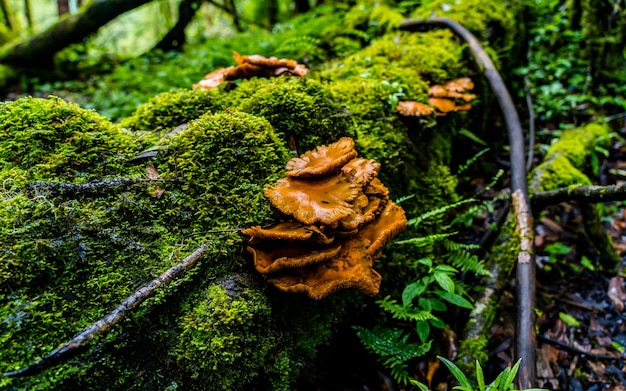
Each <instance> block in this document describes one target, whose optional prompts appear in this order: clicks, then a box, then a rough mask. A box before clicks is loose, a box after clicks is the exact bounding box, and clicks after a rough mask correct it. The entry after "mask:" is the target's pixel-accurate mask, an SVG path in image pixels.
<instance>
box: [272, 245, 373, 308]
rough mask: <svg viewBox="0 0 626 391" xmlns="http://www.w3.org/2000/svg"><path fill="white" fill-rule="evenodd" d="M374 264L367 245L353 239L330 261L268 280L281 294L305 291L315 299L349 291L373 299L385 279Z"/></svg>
mask: <svg viewBox="0 0 626 391" xmlns="http://www.w3.org/2000/svg"><path fill="white" fill-rule="evenodd" d="M372 264H373V260H372V257H371V256H370V255H369V253H368V251H367V246H366V243H365V242H364V241H363V240H354V239H353V240H349V241H347V242H346V243H345V244H344V245H343V246H342V248H341V251H340V252H339V254H338V255H337V256H336V257H335V258H333V259H332V260H331V261H329V262H326V263H320V264H317V265H314V266H310V267H307V268H303V269H300V270H290V271H289V272H287V273H282V274H280V275H278V276H276V277H272V278H270V279H269V280H268V281H269V282H271V283H272V284H273V285H274V286H275V287H277V288H278V289H280V290H282V291H285V292H305V293H307V294H308V295H309V297H311V298H313V299H322V298H324V297H326V296H327V295H329V294H331V293H333V292H336V291H338V290H340V289H346V288H354V289H356V290H358V291H360V292H362V293H364V294H366V295H370V296H373V295H375V294H377V293H378V290H379V288H380V282H381V280H382V278H381V276H380V274H378V272H377V271H376V270H374V269H373V268H372Z"/></svg>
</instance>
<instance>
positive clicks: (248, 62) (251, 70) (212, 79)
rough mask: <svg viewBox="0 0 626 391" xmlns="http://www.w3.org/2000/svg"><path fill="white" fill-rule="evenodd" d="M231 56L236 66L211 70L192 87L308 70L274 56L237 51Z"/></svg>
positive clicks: (299, 73) (213, 85) (298, 73)
mask: <svg viewBox="0 0 626 391" xmlns="http://www.w3.org/2000/svg"><path fill="white" fill-rule="evenodd" d="M233 57H234V59H235V62H236V63H237V65H236V66H231V67H228V68H221V69H218V70H216V71H213V72H211V73H209V74H208V75H206V76H205V77H204V79H203V80H201V81H200V82H198V83H196V84H194V85H193V86H192V87H193V88H194V89H196V88H204V89H210V88H215V87H217V86H218V85H220V84H221V83H223V82H224V81H229V80H237V79H247V78H250V77H254V76H260V77H272V76H279V75H282V74H283V73H286V72H287V73H291V74H293V75H296V76H304V75H306V73H307V72H308V69H307V67H306V66H304V65H302V64H298V63H297V62H296V61H294V60H289V59H284V58H282V59H278V58H276V57H269V58H267V57H264V56H261V55H258V54H253V55H250V56H245V55H241V54H239V53H237V52H233Z"/></svg>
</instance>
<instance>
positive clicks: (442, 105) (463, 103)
mask: <svg viewBox="0 0 626 391" xmlns="http://www.w3.org/2000/svg"><path fill="white" fill-rule="evenodd" d="M473 88H474V82H472V79H470V78H469V77H462V78H460V79H455V80H450V81H448V82H445V83H444V84H435V85H433V86H431V87H430V88H429V89H428V104H425V103H421V102H416V101H410V100H407V101H402V102H398V104H397V106H396V110H397V111H398V113H400V115H403V116H405V117H422V116H427V115H430V114H432V113H433V111H434V112H435V115H436V116H438V117H439V116H444V115H446V114H448V113H450V112H455V111H467V110H470V109H471V108H472V105H471V104H470V103H469V102H471V101H472V100H474V98H476V95H474V94H470V93H468V92H467V91H470V90H472V89H473Z"/></svg>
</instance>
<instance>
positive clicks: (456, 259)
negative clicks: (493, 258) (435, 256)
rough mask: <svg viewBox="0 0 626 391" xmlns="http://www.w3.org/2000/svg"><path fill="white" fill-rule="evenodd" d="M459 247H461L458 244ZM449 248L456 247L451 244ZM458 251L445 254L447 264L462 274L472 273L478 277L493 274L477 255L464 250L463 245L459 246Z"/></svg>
mask: <svg viewBox="0 0 626 391" xmlns="http://www.w3.org/2000/svg"><path fill="white" fill-rule="evenodd" d="M457 245H459V244H458V243H457ZM449 246H452V247H454V245H452V244H449ZM459 246H460V247H459V249H458V250H449V251H448V252H447V253H446V254H445V256H444V257H445V259H446V260H447V263H448V264H450V265H452V266H454V267H456V268H457V269H459V270H460V271H461V272H463V273H466V272H472V273H474V274H476V275H478V276H490V275H491V272H489V270H487V268H486V267H485V263H484V261H483V260H481V259H479V258H478V256H477V255H476V254H470V253H469V252H468V251H467V250H466V249H464V248H463V245H459ZM466 246H470V245H466Z"/></svg>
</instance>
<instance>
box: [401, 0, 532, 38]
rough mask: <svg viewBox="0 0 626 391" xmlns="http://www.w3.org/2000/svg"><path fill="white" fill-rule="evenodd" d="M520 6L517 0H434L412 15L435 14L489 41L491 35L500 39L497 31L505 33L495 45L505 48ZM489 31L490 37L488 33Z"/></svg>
mask: <svg viewBox="0 0 626 391" xmlns="http://www.w3.org/2000/svg"><path fill="white" fill-rule="evenodd" d="M519 8H520V5H519V2H518V1H509V2H502V1H484V0H464V1H455V2H450V1H447V0H433V1H428V2H425V3H423V4H421V6H420V7H417V8H415V11H413V13H412V14H411V17H412V18H418V19H426V18H428V17H429V16H431V15H433V14H435V15H436V16H439V17H444V18H449V19H452V20H454V21H456V22H458V23H461V24H462V25H463V26H464V27H465V28H467V29H468V30H470V31H472V32H473V33H474V34H476V35H477V36H478V37H479V38H480V39H483V40H490V41H491V40H492V39H491V38H493V39H498V38H501V37H498V36H497V35H498V34H501V35H505V36H506V38H505V40H504V42H500V43H499V45H498V46H501V47H505V48H506V47H510V46H511V45H512V42H513V38H514V37H515V35H514V33H515V13H516V10H518V9H519ZM490 33H491V34H492V36H489V34H490ZM502 33H504V34H502Z"/></svg>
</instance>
